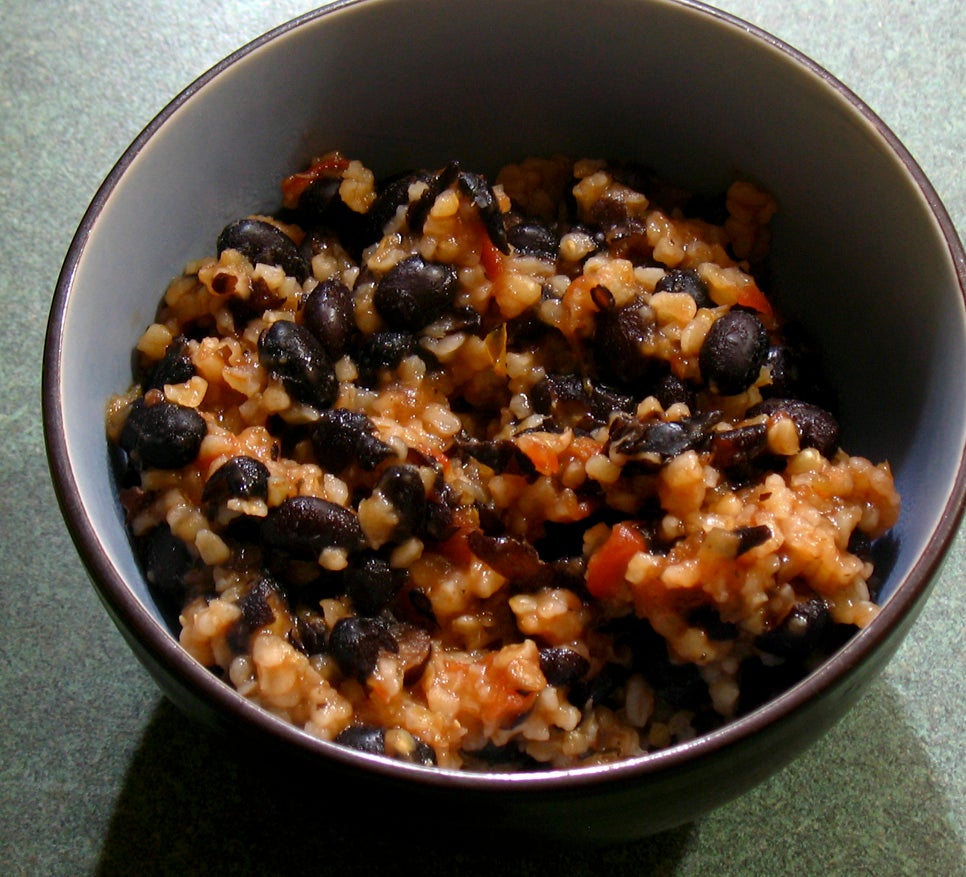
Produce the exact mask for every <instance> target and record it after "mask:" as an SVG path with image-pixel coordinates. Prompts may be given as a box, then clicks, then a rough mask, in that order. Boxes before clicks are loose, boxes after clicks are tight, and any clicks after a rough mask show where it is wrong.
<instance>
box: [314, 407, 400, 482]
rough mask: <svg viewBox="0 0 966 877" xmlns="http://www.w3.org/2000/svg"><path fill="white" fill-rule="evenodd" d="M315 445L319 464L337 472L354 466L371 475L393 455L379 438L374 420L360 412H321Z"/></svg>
mask: <svg viewBox="0 0 966 877" xmlns="http://www.w3.org/2000/svg"><path fill="white" fill-rule="evenodd" d="M312 445H313V447H314V448H315V455H316V458H317V459H318V461H319V465H320V466H322V467H323V468H324V469H327V470H328V471H330V472H334V473H339V472H342V471H344V470H345V469H346V468H347V467H348V466H349V465H351V464H352V463H358V464H359V466H360V467H361V468H362V469H364V470H365V471H367V472H368V471H371V470H372V469H375V468H376V466H378V465H379V464H380V463H381V462H382V461H383V460H385V459H386V458H387V457H391V456H392V454H393V450H392V448H390V447H389V445H387V444H386V443H385V442H384V441H382V440H381V439H380V438H378V437H377V436H376V428H375V426H374V425H373V423H372V421H371V420H370V419H369V418H368V417H367V416H366V415H365V414H363V413H362V412H361V411H351V410H349V409H348V408H330V409H327V410H326V411H323V412H321V414H320V416H319V420H318V422H317V424H316V426H315V430H314V431H313V433H312Z"/></svg>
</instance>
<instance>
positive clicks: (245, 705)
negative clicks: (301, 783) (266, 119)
mask: <svg viewBox="0 0 966 877" xmlns="http://www.w3.org/2000/svg"><path fill="white" fill-rule="evenodd" d="M393 2H399V0H335V2H332V3H330V4H328V5H326V6H323V7H321V8H319V9H315V10H311V11H308V12H306V13H303V14H301V15H298V16H296V17H294V18H292V19H290V20H289V21H286V22H284V23H282V24H280V25H278V26H276V27H274V28H272V29H270V30H268V31H266V32H265V33H263V34H261V35H260V36H257V37H256V38H254V39H253V40H251V41H249V42H248V43H246V44H245V45H243V46H241V47H240V48H238V49H236V50H235V51H233V52H231V53H230V54H228V55H227V56H225V57H224V58H223V59H221V60H220V61H218V62H217V63H216V64H214V65H213V66H211V67H210V68H209V69H208V70H206V71H205V72H203V73H202V74H201V75H200V76H198V77H197V78H195V79H194V80H193V81H192V82H191V83H190V84H188V85H187V86H186V87H185V88H183V89H182V90H181V91H180V92H179V93H178V94H177V95H176V96H175V97H174V98H172V99H171V100H170V101H169V102H168V103H167V104H166V105H165V106H164V107H163V108H162V109H161V110H160V111H159V112H158V113H157V114H156V115H155V116H154V118H153V119H152V120H151V121H150V122H149V123H148V124H147V125H146V126H145V127H144V128H143V130H142V131H141V132H140V133H139V134H138V135H137V137H136V138H135V139H134V140H133V141H132V142H131V144H130V145H129V146H128V147H127V149H126V150H125V151H124V152H123V154H122V155H121V156H120V158H119V159H118V160H117V161H116V163H115V164H114V166H113V167H112V168H111V170H110V171H109V173H108V174H107V176H106V177H105V178H104V180H103V182H102V183H101V184H100V186H99V187H98V189H97V191H96V192H95V194H94V196H93V198H92V200H91V202H90V205H89V206H88V208H87V209H86V211H85V213H84V215H83V217H82V219H81V221H80V223H79V225H78V228H77V230H76V233H75V234H74V236H73V239H72V241H71V243H70V245H69V248H68V250H67V253H66V256H65V259H64V262H63V267H62V268H61V271H60V274H59V276H58V280H57V283H56V287H55V290H54V295H53V299H52V303H51V307H50V311H49V316H48V324H47V330H46V335H45V343H44V352H43V365H42V381H41V396H42V398H41V402H42V413H43V429H44V442H45V451H46V455H47V462H48V467H49V470H50V473H51V476H52V481H53V486H54V491H55V495H56V497H57V501H58V504H59V506H60V510H61V513H62V516H63V518H64V521H65V523H66V525H67V528H68V531H69V534H70V536H71V538H72V540H73V542H74V545H75V547H76V549H77V550H78V553H79V555H80V558H81V560H82V562H83V564H84V566H85V568H86V570H87V573H88V575H89V576H90V578H91V580H92V583H93V585H94V587H95V589H96V591H97V593H98V596H99V597H100V599H101V601H102V602H103V603H104V605H105V606H106V608H107V609H108V611H109V613H110V614H111V615H112V617H113V620H114V621H115V622H116V623H117V624H118V625H119V626H120V625H121V623H122V622H123V625H124V626H123V627H122V632H123V633H124V634H125V636H127V637H129V638H133V640H134V641H135V642H136V643H137V644H139V646H140V647H141V648H142V649H143V650H144V651H145V652H146V653H147V654H148V655H149V656H150V657H151V659H152V660H153V661H155V662H157V664H158V665H159V666H164V667H166V668H168V669H169V671H170V672H171V673H172V674H173V675H174V676H175V677H176V678H177V680H178V682H179V683H180V684H181V685H182V686H184V687H186V688H187V689H188V690H189V691H190V692H191V693H192V694H193V695H195V696H197V697H200V698H202V699H203V700H204V701H205V702H206V703H207V704H208V705H209V706H210V707H211V708H212V709H213V710H215V709H217V710H224V711H225V712H227V713H228V714H229V715H231V716H233V717H234V718H236V719H238V720H240V721H242V722H243V723H246V724H250V725H252V726H253V729H254V730H255V731H257V732H261V733H264V734H265V735H266V739H267V738H270V737H274V738H276V739H280V740H281V741H282V742H283V743H285V744H286V745H288V746H291V747H293V748H294V749H297V750H300V751H301V753H302V754H308V755H310V756H312V757H319V758H321V759H322V760H325V759H331V760H332V761H333V762H335V763H337V764H341V765H343V766H346V767H356V768H358V767H361V766H366V767H367V768H368V769H369V770H371V771H372V772H373V773H376V774H381V775H383V776H386V777H392V778H396V779H403V780H406V781H407V782H412V781H416V782H417V783H421V784H423V785H427V786H441V785H442V786H451V785H455V786H458V787H460V788H462V789H464V790H472V789H480V790H486V791H488V792H492V791H494V790H498V789H500V788H503V789H511V788H512V789H513V790H514V791H519V790H523V789H529V790H535V791H539V790H541V789H544V788H545V787H547V786H552V787H553V788H554V790H560V789H561V788H573V789H577V788H585V787H588V786H592V785H597V784H600V783H603V782H605V781H606V782H609V781H611V780H613V779H615V778H621V779H624V780H643V779H646V778H648V777H656V776H658V775H660V774H662V773H665V772H669V771H673V770H675V769H678V768H681V767H682V766H684V765H686V764H688V763H690V762H692V761H693V760H697V759H700V758H702V757H706V756H711V755H714V754H720V753H721V751H723V750H725V749H728V748H731V747H733V746H735V745H736V744H738V743H740V742H742V741H746V740H748V739H749V738H750V737H752V736H754V735H756V734H758V733H759V732H760V731H762V730H764V729H765V728H767V727H769V726H772V725H775V724H778V723H780V722H781V721H783V720H785V719H787V718H789V717H791V716H792V715H793V714H794V713H795V712H796V711H797V710H798V709H799V707H801V706H803V705H804V704H805V703H807V702H808V701H810V700H811V699H812V698H815V697H817V696H819V695H821V694H823V693H826V692H828V691H830V690H831V689H833V688H835V687H836V686H837V685H838V684H839V683H842V682H844V681H845V680H846V679H847V677H849V676H850V675H851V672H852V671H853V670H854V669H855V668H856V667H858V666H859V665H860V664H861V663H862V662H863V661H864V660H865V659H866V658H867V657H868V656H869V655H871V654H872V653H874V652H875V651H877V650H878V648H879V647H880V646H881V645H882V644H883V643H884V642H885V641H886V640H887V639H888V638H889V637H890V634H891V633H892V632H893V630H894V629H895V628H896V627H897V626H898V625H900V624H901V622H902V619H903V618H905V617H906V615H907V613H911V612H913V610H915V609H916V608H917V605H918V604H920V601H921V599H922V598H924V597H925V596H926V594H927V593H928V591H929V589H930V587H931V585H932V582H933V580H934V578H935V575H936V573H937V572H938V570H939V568H940V567H941V565H942V562H943V560H944V558H945V555H946V554H947V552H948V550H949V547H950V545H951V544H952V542H953V540H954V538H955V537H956V535H957V531H958V529H959V526H960V524H961V522H962V519H963V516H964V511H966V449H964V451H963V454H962V455H961V457H960V462H959V465H958V467H957V471H956V476H955V480H954V482H953V485H952V488H951V491H950V494H949V497H948V499H947V501H946V504H945V506H944V508H943V513H942V515H941V517H940V520H939V523H938V525H937V527H936V529H935V531H934V532H933V533H932V534H931V536H930V537H929V540H928V542H927V544H926V545H925V547H924V549H923V551H922V553H921V555H920V556H919V557H918V559H917V560H916V561H915V563H914V564H913V565H912V567H911V569H910V570H909V572H908V573H907V575H906V576H905V578H904V579H903V580H902V581H900V582H899V583H897V585H896V589H895V591H894V593H893V594H892V595H891V597H890V598H889V600H888V601H887V602H886V603H885V605H884V606H883V607H882V608H881V610H880V613H879V615H878V616H877V618H876V619H875V620H874V621H873V623H872V624H871V625H870V626H869V627H867V628H865V629H864V630H861V631H859V632H858V633H856V635H855V636H853V637H852V638H851V639H850V640H849V641H848V642H847V643H846V644H845V645H844V646H842V647H841V648H840V649H839V650H838V651H837V652H835V654H833V655H832V656H831V657H830V658H828V659H827V660H826V661H824V662H823V663H822V665H821V666H820V667H818V668H817V669H815V670H814V671H812V672H811V673H810V674H809V675H808V676H806V677H805V678H804V679H803V680H801V681H800V682H798V683H797V684H796V685H794V686H792V687H791V688H789V689H788V690H786V691H784V692H783V693H782V694H781V695H779V696H778V697H776V698H774V699H772V700H770V701H768V702H766V703H765V704H763V705H761V706H759V707H757V708H756V709H754V710H753V711H751V712H750V713H748V714H746V715H744V716H742V717H740V718H737V719H735V720H733V721H731V722H729V723H727V724H725V725H723V726H722V727H720V728H718V729H716V730H714V731H711V732H709V733H706V734H703V735H700V736H698V737H696V738H694V739H692V740H689V741H686V742H683V743H679V744H676V745H673V746H671V747H668V748H666V749H662V750H658V751H655V752H650V753H646V754H644V755H641V756H637V757H634V758H630V759H627V760H623V761H619V762H615V763H611V764H604V765H594V766H589V767H581V768H571V769H556V770H541V771H522V772H514V773H484V772H474V771H458V770H453V769H447V768H439V767H432V768H426V767H420V766H416V765H411V764H407V763H404V762H401V761H395V760H392V759H389V758H387V757H382V756H375V755H370V754H367V753H362V752H358V751H356V750H352V749H349V748H347V747H343V746H339V745H337V744H334V743H331V742H328V741H324V740H321V739H319V738H316V737H314V736H312V735H311V734H309V733H308V732H306V731H304V730H302V729H300V728H298V727H296V726H295V725H292V724H289V723H288V722H285V721H284V720H282V719H280V718H278V717H276V716H273V715H272V714H270V713H269V712H268V711H267V710H264V709H262V708H261V707H258V706H257V705H255V704H254V703H253V702H251V701H249V700H247V699H246V698H244V697H243V696H242V695H241V694H239V693H238V692H237V691H235V689H234V688H232V687H231V686H230V685H228V684H227V683H225V682H223V681H222V680H220V679H219V678H218V677H216V676H215V675H214V674H212V673H211V672H210V671H209V670H208V669H206V668H205V667H203V666H202V665H201V664H200V663H198V662H196V661H195V660H194V659H193V658H191V657H190V656H189V655H188V653H187V652H186V651H185V650H184V649H183V648H182V647H181V645H180V644H179V643H178V641H177V639H176V637H174V636H172V635H171V633H170V632H169V631H168V630H167V628H165V627H164V625H162V624H161V623H160V622H159V620H158V619H157V618H156V617H155V616H154V615H152V614H151V613H150V612H149V611H148V610H147V608H146V607H145V606H144V605H143V604H142V603H141V601H140V599H139V598H138V597H137V596H136V595H135V594H134V593H133V592H132V591H131V590H130V589H129V588H128V586H127V585H126V584H125V582H124V580H123V578H122V577H121V575H120V574H119V572H118V571H117V570H116V569H115V568H114V567H113V565H112V564H111V563H110V562H109V561H108V560H107V557H106V555H105V552H104V551H103V550H101V545H100V540H99V538H98V535H97V533H96V532H95V530H94V528H93V526H92V523H91V520H90V518H89V517H88V515H87V513H86V510H85V500H84V497H83V496H82V494H81V491H80V489H79V486H78V483H77V480H76V479H75V477H74V473H73V470H72V467H71V465H70V458H69V455H68V453H67V445H68V443H67V437H66V432H65V426H64V422H63V419H62V417H61V413H62V412H61V406H60V392H61V384H62V380H63V374H64V373H63V363H62V352H63V333H64V328H65V321H66V314H67V309H68V305H69V303H70V301H71V298H72V295H71V293H72V289H73V283H74V276H75V273H76V271H77V268H78V265H79V262H80V261H81V259H82V257H83V254H84V251H85V246H86V244H87V241H88V238H89V237H90V234H91V231H92V229H93V228H94V227H95V225H96V223H97V221H98V218H99V217H100V215H101V213H102V211H103V210H104V208H105V206H106V205H107V203H108V202H109V200H110V197H111V194H112V193H113V191H114V189H115V188H116V187H117V185H118V183H119V181H120V180H121V179H122V178H123V177H124V175H125V173H126V172H127V169H128V168H129V166H130V165H131V164H132V163H133V161H134V159H135V158H136V157H137V155H138V154H139V153H140V152H141V150H142V149H143V148H144V146H145V145H146V144H147V143H148V142H149V141H150V140H151V139H152V138H153V137H154V136H155V134H156V133H157V132H158V131H159V129H161V128H162V127H163V126H164V125H165V123H166V122H167V120H168V119H169V118H170V117H171V116H172V115H173V114H174V113H175V112H176V111H177V110H178V109H179V108H180V107H181V106H182V105H184V104H185V103H186V102H188V101H190V100H191V98H192V97H193V96H194V95H195V94H196V93H197V92H198V91H199V90H201V89H202V88H203V87H204V86H205V85H206V84H207V83H209V82H210V81H211V80H213V79H215V78H216V77H218V76H220V75H221V74H222V73H223V72H224V71H226V70H227V69H228V68H230V67H232V66H234V65H235V64H236V63H238V62H239V61H240V60H241V59H243V58H246V57H247V56H249V55H251V54H252V53H254V52H255V51H257V50H258V49H260V48H261V47H263V46H264V45H266V44H267V43H270V42H272V41H274V40H276V39H277V38H279V37H280V36H283V35H285V34H287V33H289V32H290V31H293V30H296V29H299V28H302V27H305V26H309V25H313V24H315V23H317V22H319V21H320V20H322V19H324V18H326V17H328V16H330V15H333V14H337V13H339V12H340V11H343V10H345V9H348V8H351V7H355V6H364V5H365V6H374V5H377V4H380V3H393ZM623 2H624V3H625V4H628V5H629V4H632V3H642V4H653V3H657V4H659V5H666V6H673V7H678V8H679V9H681V10H685V11H687V10H690V11H691V12H696V13H699V14H701V15H705V16H710V17H711V18H713V19H715V20H716V22H717V23H719V24H724V25H726V26H728V27H731V28H737V29H739V30H740V31H742V32H743V33H744V34H745V35H746V36H748V37H750V38H752V39H754V40H757V41H758V42H760V43H763V44H765V45H766V46H767V47H770V48H771V49H773V50H777V51H778V52H779V53H781V54H782V55H784V56H786V58H787V59H788V60H789V61H791V62H792V63H793V64H794V65H796V66H797V67H799V68H800V69H801V70H803V71H804V72H806V73H809V74H811V75H812V76H813V77H816V78H818V79H819V80H821V81H822V82H823V83H824V84H825V85H826V86H827V87H828V88H830V89H831V90H833V91H834V92H836V93H837V94H838V96H839V97H841V98H843V99H844V100H845V102H846V103H847V104H848V105H849V108H850V110H851V111H853V112H855V113H858V114H859V115H860V116H861V117H863V118H864V120H865V121H866V122H867V123H869V124H870V125H871V126H872V127H873V128H874V130H875V132H876V133H877V134H878V136H879V137H880V138H881V139H882V141H883V142H884V143H885V145H886V146H887V147H888V150H889V151H890V152H891V154H892V155H893V156H894V157H896V158H898V159H899V161H900V162H901V163H902V165H903V167H904V169H905V171H906V173H907V174H908V175H909V176H910V177H911V179H912V180H913V181H914V183H915V184H916V186H917V188H918V189H919V191H920V192H921V194H922V195H923V197H924V198H925V201H926V202H927V204H928V207H929V210H930V212H931V214H932V216H933V218H934V219H935V220H936V222H937V223H938V225H939V227H940V230H941V232H942V235H943V237H944V238H945V242H946V246H947V247H948V249H949V252H950V256H951V259H952V263H953V265H954V267H955V271H956V276H957V279H958V284H959V293H960V297H961V298H962V299H963V300H964V303H966V253H964V250H963V245H962V242H961V241H960V238H959V235H958V234H957V232H956V229H955V226H954V224H953V222H952V219H951V218H950V216H949V214H948V212H947V210H946V208H945V206H944V205H943V203H942V200H941V199H940V197H939V195H938V194H937V192H936V191H935V189H934V188H933V186H932V184H931V183H930V182H929V180H928V178H927V177H926V175H925V173H924V172H923V170H922V169H921V167H920V166H919V164H918V163H917V162H916V160H915V159H914V158H913V156H912V155H911V153H910V152H909V150H908V149H907V148H906V147H905V146H904V145H903V143H902V142H901V141H900V140H899V138H898V137H897V136H896V135H895V134H894V133H893V132H892V130H891V129H890V128H889V127H888V126H887V125H886V124H885V122H884V121H883V120H882V119H881V118H880V117H879V116H878V115H877V114H876V113H875V112H874V111H873V110H872V109H871V108H870V107H869V106H868V105H867V104H866V103H865V102H864V101H863V100H862V99H861V98H859V97H858V96H857V95H856V94H855V93H854V92H853V91H852V90H851V89H850V88H849V87H848V86H846V85H844V84H843V83H842V82H841V81H840V80H839V79H838V78H836V77H835V76H833V75H832V74H831V73H830V72H829V71H828V70H826V69H825V68H823V67H822V66H820V65H819V64H817V63H816V62H815V61H813V60H812V59H811V58H809V57H808V56H807V55H805V54H804V53H803V52H801V51H799V50H798V49H796V48H794V47H793V46H791V45H790V44H789V43H787V42H785V41H784V40H782V39H780V38H778V37H776V36H774V35H773V34H771V33H769V32H768V31H766V30H764V29H762V28H761V27H759V26H757V25H755V24H752V23H750V22H748V21H745V20H744V19H741V18H739V17H738V16H735V15H733V14H731V13H729V12H725V11H723V10H721V9H717V8H714V7H711V6H708V5H707V4H705V3H703V2H700V0H623Z"/></svg>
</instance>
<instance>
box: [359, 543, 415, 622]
mask: <svg viewBox="0 0 966 877" xmlns="http://www.w3.org/2000/svg"><path fill="white" fill-rule="evenodd" d="M405 581H406V572H405V570H399V569H393V568H392V567H390V566H389V564H388V563H387V562H386V561H385V560H383V559H382V558H381V557H377V556H375V555H367V556H366V557H364V558H362V560H361V561H360V562H359V563H358V564H354V565H353V566H351V567H350V568H349V569H347V570H346V572H345V591H346V594H347V595H348V597H349V599H350V600H352V605H353V606H354V607H355V609H356V611H357V612H358V613H359V614H360V615H369V616H371V615H378V614H379V613H380V612H382V610H383V609H385V608H386V607H387V606H388V605H389V604H390V603H391V602H392V600H393V598H394V597H395V596H396V594H398V593H399V591H400V589H401V588H402V586H403V585H404V584H405Z"/></svg>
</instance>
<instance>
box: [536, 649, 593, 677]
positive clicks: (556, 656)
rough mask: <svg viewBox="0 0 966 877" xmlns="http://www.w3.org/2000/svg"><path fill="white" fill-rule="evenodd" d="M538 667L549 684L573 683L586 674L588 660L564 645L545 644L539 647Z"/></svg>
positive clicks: (588, 664) (588, 665)
mask: <svg viewBox="0 0 966 877" xmlns="http://www.w3.org/2000/svg"><path fill="white" fill-rule="evenodd" d="M540 669H541V671H542V672H543V675H544V676H546V677H547V682H548V683H549V684H550V685H573V684H574V683H575V682H577V680H579V679H583V677H584V676H586V675H587V672H588V671H589V670H590V661H588V660H587V659H586V658H585V657H584V656H583V655H582V654H580V652H575V651H574V650H573V649H568V648H567V647H566V646H547V647H546V648H542V649H540Z"/></svg>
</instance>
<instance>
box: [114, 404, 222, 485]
mask: <svg viewBox="0 0 966 877" xmlns="http://www.w3.org/2000/svg"><path fill="white" fill-rule="evenodd" d="M207 434H208V427H207V425H206V424H205V421H204V418H203V417H202V416H201V415H200V414H199V413H198V412H197V411H195V409H194V408H187V407H185V406H183V405H178V404H176V403H174V402H168V401H166V400H163V401H160V402H156V403H155V404H153V405H149V404H146V403H145V401H144V399H143V398H141V399H138V400H137V401H136V402H135V403H134V404H133V405H132V406H131V412H130V414H129V415H128V418H127V421H126V422H125V424H124V429H123V430H122V431H121V447H122V448H123V449H124V450H125V451H127V453H128V456H129V457H130V458H131V461H132V462H133V463H135V464H136V465H138V466H140V467H141V468H143V469H180V468H181V467H182V466H187V465H188V464H189V463H191V462H192V461H193V460H194V459H195V458H196V457H197V456H198V450H199V449H200V448H201V442H202V440H203V439H204V437H205V436H206V435H207Z"/></svg>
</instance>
